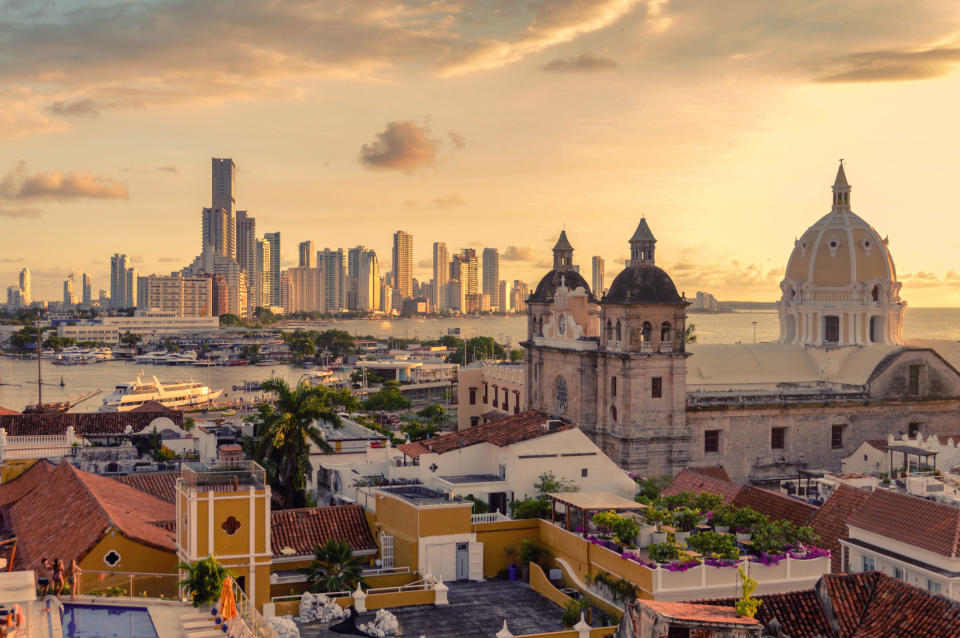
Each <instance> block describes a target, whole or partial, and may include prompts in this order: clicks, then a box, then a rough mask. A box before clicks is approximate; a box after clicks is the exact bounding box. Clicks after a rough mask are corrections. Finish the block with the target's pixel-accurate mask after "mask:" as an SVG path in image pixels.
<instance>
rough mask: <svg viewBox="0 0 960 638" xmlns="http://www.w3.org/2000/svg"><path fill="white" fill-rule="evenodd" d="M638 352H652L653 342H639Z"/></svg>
mask: <svg viewBox="0 0 960 638" xmlns="http://www.w3.org/2000/svg"><path fill="white" fill-rule="evenodd" d="M640 352H653V342H652V341H641V342H640Z"/></svg>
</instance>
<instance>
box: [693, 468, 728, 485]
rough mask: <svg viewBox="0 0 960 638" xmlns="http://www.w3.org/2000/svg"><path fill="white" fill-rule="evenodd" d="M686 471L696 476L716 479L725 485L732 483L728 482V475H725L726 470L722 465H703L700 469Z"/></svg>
mask: <svg viewBox="0 0 960 638" xmlns="http://www.w3.org/2000/svg"><path fill="white" fill-rule="evenodd" d="M687 469H688V470H691V471H693V472H696V473H697V474H703V475H704V476H709V477H710V478H714V479H717V480H718V481H724V482H725V483H732V482H733V481H731V480H730V475H729V474H727V468H725V467H723V466H722V465H704V466H701V467H688V468H687Z"/></svg>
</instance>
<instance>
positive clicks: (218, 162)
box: [210, 157, 237, 217]
mask: <svg viewBox="0 0 960 638" xmlns="http://www.w3.org/2000/svg"><path fill="white" fill-rule="evenodd" d="M211 164H212V167H213V170H212V178H213V179H212V180H211V181H212V183H211V196H210V202H211V207H212V208H222V209H224V210H226V211H227V213H228V214H229V215H230V216H231V217H232V216H233V211H234V208H235V207H236V205H237V196H236V188H237V165H236V164H234V163H233V160H232V159H230V158H222V159H221V158H217V157H214V158H211Z"/></svg>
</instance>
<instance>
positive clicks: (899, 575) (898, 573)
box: [893, 567, 903, 580]
mask: <svg viewBox="0 0 960 638" xmlns="http://www.w3.org/2000/svg"><path fill="white" fill-rule="evenodd" d="M893 577H894V578H896V579H898V580H903V567H894V568H893Z"/></svg>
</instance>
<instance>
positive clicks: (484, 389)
mask: <svg viewBox="0 0 960 638" xmlns="http://www.w3.org/2000/svg"><path fill="white" fill-rule="evenodd" d="M483 404H484V405H486V404H487V384H486V383H484V384H483Z"/></svg>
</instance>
